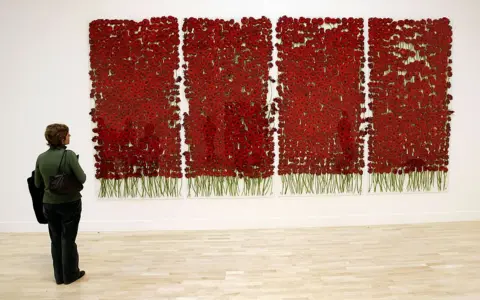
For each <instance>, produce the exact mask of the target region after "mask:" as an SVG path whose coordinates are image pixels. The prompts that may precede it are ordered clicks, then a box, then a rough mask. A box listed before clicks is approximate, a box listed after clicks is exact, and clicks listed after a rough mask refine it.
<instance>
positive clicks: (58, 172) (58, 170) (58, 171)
mask: <svg viewBox="0 0 480 300" xmlns="http://www.w3.org/2000/svg"><path fill="white" fill-rule="evenodd" d="M66 152H67V150H63V154H62V158H61V159H60V163H59V164H58V169H57V174H60V167H61V166H62V161H63V158H64V157H65V153H66Z"/></svg>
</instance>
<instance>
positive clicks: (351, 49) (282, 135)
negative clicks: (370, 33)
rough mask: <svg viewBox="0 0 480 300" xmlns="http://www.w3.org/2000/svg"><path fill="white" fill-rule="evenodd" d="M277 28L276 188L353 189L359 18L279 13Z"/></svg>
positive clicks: (360, 81) (360, 92)
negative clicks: (278, 185)
mask: <svg viewBox="0 0 480 300" xmlns="http://www.w3.org/2000/svg"><path fill="white" fill-rule="evenodd" d="M276 32H277V39H278V44H277V49H278V61H277V62H276V63H277V65H278V73H279V75H278V86H277V90H278V94H279V98H276V99H275V102H276V103H278V110H279V130H278V133H279V146H280V163H279V172H278V173H279V175H280V176H281V177H282V194H320V193H346V192H348V193H360V192H361V187H362V168H363V167H364V161H363V148H364V136H365V135H366V132H365V131H364V130H363V128H362V123H363V118H362V116H363V115H362V113H363V112H365V96H364V83H365V75H364V72H363V70H362V68H363V66H364V63H365V55H364V37H363V19H354V18H348V19H346V18H343V19H333V18H325V19H321V18H318V19H310V18H299V19H294V18H288V17H282V18H280V20H279V21H278V24H277V27H276Z"/></svg>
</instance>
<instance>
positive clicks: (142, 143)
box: [90, 17, 182, 197]
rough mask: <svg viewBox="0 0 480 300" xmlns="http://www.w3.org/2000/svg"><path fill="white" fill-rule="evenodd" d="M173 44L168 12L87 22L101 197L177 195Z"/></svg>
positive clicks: (174, 27)
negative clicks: (145, 17) (140, 18)
mask: <svg viewBox="0 0 480 300" xmlns="http://www.w3.org/2000/svg"><path fill="white" fill-rule="evenodd" d="M179 42H180V40H179V28H178V21H177V19H176V18H173V17H168V18H167V17H162V18H152V19H150V20H144V21H141V22H134V21H129V20H95V21H93V22H91V23H90V68H91V70H90V78H91V81H92V90H91V95H90V96H91V98H92V99H93V100H94V103H95V108H94V109H92V112H91V116H92V121H93V122H94V124H95V125H96V127H95V128H94V129H93V131H94V133H95V136H94V138H93V141H94V142H95V143H96V146H95V149H96V151H97V153H96V154H95V160H96V163H95V167H96V170H97V171H96V177H97V178H98V179H100V181H101V187H100V197H137V196H140V197H160V196H169V197H172V196H179V195H180V187H181V185H180V184H181V177H182V174H181V153H180V126H181V125H180V123H179V108H178V103H179V102H180V99H179V85H178V84H177V83H176V82H175V77H174V72H175V70H176V69H178V68H179V51H178V47H179Z"/></svg>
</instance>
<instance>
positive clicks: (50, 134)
mask: <svg viewBox="0 0 480 300" xmlns="http://www.w3.org/2000/svg"><path fill="white" fill-rule="evenodd" d="M68 131H69V129H68V126H67V125H64V124H50V125H48V126H47V129H45V139H46V140H47V145H49V146H50V147H61V146H63V144H64V142H65V139H66V138H67V135H68Z"/></svg>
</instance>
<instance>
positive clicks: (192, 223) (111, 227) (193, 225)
mask: <svg viewBox="0 0 480 300" xmlns="http://www.w3.org/2000/svg"><path fill="white" fill-rule="evenodd" d="M462 221H480V211H456V212H427V213H418V214H411V213H409V214H404V213H393V214H381V215H380V214H378V215H368V214H351V215H341V216H338V215H337V216H334V215H332V216H325V215H323V216H321V215H320V216H309V217H302V218H298V217H296V218H285V217H267V218H260V216H257V218H255V216H253V217H252V218H250V219H245V218H242V219H239V218H237V219H236V218H235V217H231V216H228V217H224V218H210V219H207V218H193V219H174V218H163V219H156V220H104V221H95V220H88V219H87V220H82V221H81V222H80V229H79V230H80V231H83V232H95V231H97V232H100V231H102V232H108V231H164V230H238V229H269V228H302V227H340V226H374V225H387V224H418V223H437V222H462ZM46 230H47V229H46V225H40V224H38V223H36V222H13V221H10V222H9V221H5V222H0V232H43V231H46Z"/></svg>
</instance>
